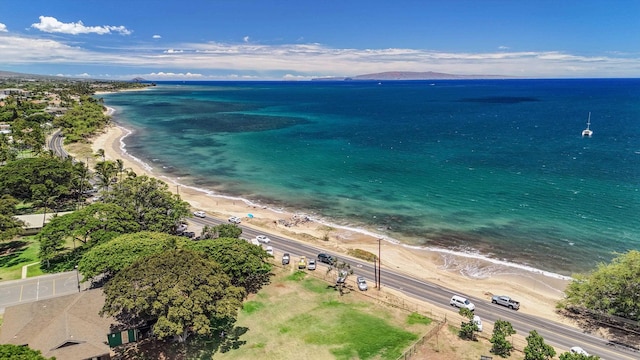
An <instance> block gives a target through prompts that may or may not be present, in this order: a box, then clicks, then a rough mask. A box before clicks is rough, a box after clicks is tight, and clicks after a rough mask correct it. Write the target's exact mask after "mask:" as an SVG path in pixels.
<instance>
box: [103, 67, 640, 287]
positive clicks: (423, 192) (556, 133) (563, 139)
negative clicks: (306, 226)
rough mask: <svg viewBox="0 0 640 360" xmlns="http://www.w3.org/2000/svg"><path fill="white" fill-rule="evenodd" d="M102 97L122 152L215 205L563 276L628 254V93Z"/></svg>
mask: <svg viewBox="0 0 640 360" xmlns="http://www.w3.org/2000/svg"><path fill="white" fill-rule="evenodd" d="M104 99H105V102H106V104H107V105H108V106H112V107H114V108H116V109H117V110H119V111H118V112H117V113H116V116H115V118H114V120H115V121H117V122H119V123H120V124H122V125H123V126H125V127H127V128H129V129H132V130H134V134H133V135H131V136H129V137H127V138H126V143H127V149H128V151H129V152H130V153H131V154H133V155H134V156H136V157H138V158H140V159H142V160H143V161H145V162H147V163H149V164H150V165H151V166H153V167H154V169H157V170H161V169H163V171H164V172H166V173H168V174H169V175H170V176H172V177H179V178H180V181H181V182H183V183H188V184H191V185H195V186H198V187H201V188H206V189H211V190H214V191H217V192H219V193H222V194H228V195H234V196H240V197H243V198H247V199H251V200H253V201H257V202H260V203H262V204H265V205H268V206H272V207H276V208H278V207H284V208H286V209H288V210H292V211H295V210H299V211H304V212H306V213H311V214H314V215H315V216H317V217H320V218H323V219H325V220H328V221H330V222H332V223H336V224H340V225H346V226H350V227H356V228H363V229H369V230H372V231H375V232H378V233H381V234H383V235H384V236H387V237H389V238H393V239H396V240H399V241H401V242H403V243H407V244H411V245H420V246H429V247H437V248H446V249H452V250H456V251H466V252H472V253H479V254H482V255H485V256H488V257H493V258H497V259H503V260H507V261H510V262H514V263H518V264H524V265H528V266H532V267H535V268H540V269H544V270H548V271H553V272H557V273H561V274H570V273H572V272H575V271H585V270H589V269H591V268H593V267H594V266H595V265H596V264H597V263H598V262H601V261H609V260H610V259H611V258H612V257H613V256H614V254H613V252H624V251H627V250H629V249H638V248H640V231H639V230H640V216H639V214H640V79H583V80H576V79H572V80H456V81H412V82H383V83H377V82H348V81H347V82H188V83H159V84H158V86H156V87H155V88H153V89H152V90H149V91H139V92H123V93H117V94H109V95H105V96H104ZM589 112H591V123H592V125H591V129H592V130H593V131H594V135H593V137H592V138H582V137H581V131H582V130H583V129H584V128H585V126H586V121H587V117H588V113H589Z"/></svg>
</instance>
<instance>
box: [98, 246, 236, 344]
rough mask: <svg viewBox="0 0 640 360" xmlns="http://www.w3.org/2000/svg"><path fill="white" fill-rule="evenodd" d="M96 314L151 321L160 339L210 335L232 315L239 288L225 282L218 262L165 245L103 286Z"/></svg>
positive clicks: (125, 321) (130, 321) (126, 321)
mask: <svg viewBox="0 0 640 360" xmlns="http://www.w3.org/2000/svg"><path fill="white" fill-rule="evenodd" d="M104 294H105V304H104V307H103V308H102V311H101V315H105V314H106V315H112V316H115V317H116V318H117V319H118V320H119V321H121V322H122V323H123V324H125V325H130V326H132V327H133V326H138V325H140V324H141V323H151V324H153V332H154V334H155V335H156V336H158V337H159V338H161V339H166V338H169V337H176V338H177V339H178V340H179V341H180V342H184V341H186V340H187V338H188V336H189V335H190V334H198V335H205V336H206V335H210V334H211V333H212V331H213V330H215V326H216V324H220V323H224V324H225V326H226V325H227V324H228V322H229V319H235V318H236V317H237V312H238V309H239V308H240V307H241V306H242V299H243V298H244V291H243V290H242V289H241V288H239V287H235V286H233V285H231V281H230V280H229V277H228V276H227V274H225V273H224V271H223V270H222V268H221V267H220V265H218V264H217V263H215V262H214V261H212V260H210V259H208V258H207V256H206V255H204V254H202V253H199V252H196V251H192V250H181V249H178V250H169V251H166V252H164V253H162V254H160V255H154V256H150V257H146V258H143V259H141V260H140V261H137V262H135V263H134V264H133V265H131V266H129V267H127V268H125V269H123V270H122V271H120V272H119V273H118V274H116V276H114V278H113V279H111V280H110V281H109V282H108V283H107V284H106V285H105V287H104Z"/></svg>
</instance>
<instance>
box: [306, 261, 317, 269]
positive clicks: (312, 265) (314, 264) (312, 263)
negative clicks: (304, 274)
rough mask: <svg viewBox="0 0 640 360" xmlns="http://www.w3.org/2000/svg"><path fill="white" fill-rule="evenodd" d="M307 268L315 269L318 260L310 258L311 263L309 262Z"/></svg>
mask: <svg viewBox="0 0 640 360" xmlns="http://www.w3.org/2000/svg"><path fill="white" fill-rule="evenodd" d="M307 269H308V270H315V269H316V261H315V260H313V259H309V263H308V264H307Z"/></svg>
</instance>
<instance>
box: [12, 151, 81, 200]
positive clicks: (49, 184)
mask: <svg viewBox="0 0 640 360" xmlns="http://www.w3.org/2000/svg"><path fill="white" fill-rule="evenodd" d="M81 171H82V165H81V164H80V165H79V166H77V165H74V164H73V163H72V161H71V160H70V159H65V160H63V159H60V158H57V157H52V156H48V155H47V156H40V157H34V158H24V159H18V160H15V161H10V162H8V163H7V164H6V165H4V166H2V167H0V191H1V192H2V193H3V194H9V195H11V196H13V197H14V198H16V199H17V200H20V201H40V200H41V199H42V198H43V196H44V195H46V196H48V197H51V196H53V197H55V201H56V203H59V202H65V201H74V202H75V201H76V200H77V198H76V197H75V193H73V192H72V191H71V189H73V188H74V187H75V186H74V185H73V183H74V179H76V178H77V177H79V176H80V175H81ZM36 185H37V186H36ZM34 191H35V192H36V193H35V194H34Z"/></svg>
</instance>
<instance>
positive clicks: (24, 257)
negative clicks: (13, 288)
mask: <svg viewBox="0 0 640 360" xmlns="http://www.w3.org/2000/svg"><path fill="white" fill-rule="evenodd" d="M39 250H40V244H39V243H38V242H37V241H36V240H35V239H34V237H32V236H25V237H22V238H19V239H18V240H13V241H9V242H6V243H2V244H0V281H7V280H16V279H20V277H21V276H22V266H24V265H29V264H33V263H37V262H38V261H39V259H38V251H39ZM40 274H42V271H40V266H39V265H33V266H30V267H29V269H28V276H36V275H40Z"/></svg>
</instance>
